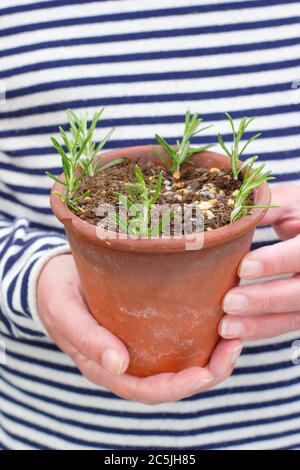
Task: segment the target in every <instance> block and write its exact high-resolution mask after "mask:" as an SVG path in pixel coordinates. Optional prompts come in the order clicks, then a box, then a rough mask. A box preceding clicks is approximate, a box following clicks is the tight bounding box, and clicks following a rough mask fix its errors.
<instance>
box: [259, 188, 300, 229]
mask: <svg viewBox="0 0 300 470" xmlns="http://www.w3.org/2000/svg"><path fill="white" fill-rule="evenodd" d="M290 191H291V185H287V184H276V185H274V186H273V187H272V198H271V203H270V204H272V205H274V206H279V207H276V208H274V209H268V211H267V212H266V214H265V216H264V217H263V219H262V220H261V221H260V223H259V225H271V224H274V223H275V222H277V221H278V220H279V219H280V218H281V217H282V215H283V214H284V212H285V210H286V206H289V205H290V202H291V200H292V199H293V197H292V195H290ZM298 192H299V188H298ZM294 196H295V197H296V193H295V194H294Z"/></svg>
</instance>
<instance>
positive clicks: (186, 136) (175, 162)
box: [155, 110, 213, 179]
mask: <svg viewBox="0 0 300 470" xmlns="http://www.w3.org/2000/svg"><path fill="white" fill-rule="evenodd" d="M202 121H203V119H201V118H199V117H198V114H194V115H191V112H190V111H189V110H188V111H186V114H185V123H184V132H183V137H182V139H181V140H177V141H176V146H175V147H172V146H171V145H169V144H168V142H167V141H166V140H165V139H164V138H163V137H161V136H159V135H158V134H156V135H155V138H156V140H157V142H158V143H159V144H160V145H161V147H162V148H163V150H164V151H165V152H166V153H167V155H168V156H169V157H170V163H169V162H168V161H167V160H166V159H165V158H164V157H163V155H162V154H161V153H160V152H159V157H160V159H161V161H162V163H163V165H164V167H165V168H166V169H167V170H169V171H170V172H171V173H172V175H173V177H174V178H175V179H180V176H181V175H180V167H181V165H182V164H183V163H185V162H188V163H191V161H190V157H192V156H193V155H194V154H196V153H199V152H203V151H204V150H207V149H209V148H210V147H212V146H213V145H212V144H210V145H205V146H203V147H197V148H191V147H190V141H191V139H192V138H193V137H195V135H197V134H199V133H200V132H203V131H204V130H206V129H209V128H210V127H212V125H210V126H206V127H203V128H201V129H199V127H200V124H201V123H202Z"/></svg>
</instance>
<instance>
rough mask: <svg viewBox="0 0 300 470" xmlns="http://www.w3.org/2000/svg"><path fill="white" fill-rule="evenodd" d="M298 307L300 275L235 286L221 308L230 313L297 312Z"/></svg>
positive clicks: (299, 304) (299, 307) (299, 306)
mask: <svg viewBox="0 0 300 470" xmlns="http://www.w3.org/2000/svg"><path fill="white" fill-rule="evenodd" d="M299 309H300V275H296V276H294V277H291V278H288V279H280V280H274V281H269V282H264V283H262V284H253V285H249V286H241V287H235V288H234V289H231V290H230V291H229V292H228V293H227V294H226V296H225V298H224V300H223V310H224V312H226V313H228V314H230V315H257V314H261V313H281V312H297V311H298V310H299Z"/></svg>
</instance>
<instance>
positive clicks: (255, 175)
mask: <svg viewBox="0 0 300 470" xmlns="http://www.w3.org/2000/svg"><path fill="white" fill-rule="evenodd" d="M256 158H257V157H252V159H250V162H248V166H247V169H246V171H245V174H244V178H243V184H242V186H241V187H240V189H239V192H238V194H237V196H236V198H235V204H234V208H233V210H232V212H231V216H230V219H231V222H236V221H237V220H239V219H241V218H242V217H244V216H246V215H248V214H249V212H250V210H251V209H254V208H255V207H259V208H270V207H276V206H263V205H247V204H245V203H246V201H247V199H248V197H249V196H250V194H251V193H252V191H253V190H254V189H255V188H257V187H258V186H260V185H261V184H264V183H265V182H266V181H269V180H272V179H274V177H273V176H271V171H266V172H264V168H265V165H264V164H261V165H260V166H258V167H257V168H253V165H254V163H255V161H256Z"/></svg>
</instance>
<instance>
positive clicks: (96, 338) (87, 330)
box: [46, 290, 129, 375]
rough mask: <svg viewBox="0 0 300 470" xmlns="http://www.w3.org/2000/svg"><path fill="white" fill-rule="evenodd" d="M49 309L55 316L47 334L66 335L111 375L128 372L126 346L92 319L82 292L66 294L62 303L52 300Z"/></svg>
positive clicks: (83, 353) (75, 347)
mask: <svg viewBox="0 0 300 470" xmlns="http://www.w3.org/2000/svg"><path fill="white" fill-rule="evenodd" d="M47 308H48V309H49V310H50V311H51V312H53V314H54V315H55V322H53V325H51V327H50V328H49V329H48V331H54V332H56V333H57V334H60V335H62V336H64V337H65V339H66V340H67V341H68V342H69V343H70V344H71V345H72V346H73V347H74V349H75V350H77V351H79V352H80V353H81V354H82V356H85V357H87V358H89V359H92V360H93V361H95V362H96V363H99V364H102V365H103V366H104V367H105V368H106V369H107V370H108V371H109V372H110V373H113V374H116V375H119V374H122V373H123V372H125V370H126V369H127V367H128V363H129V355H128V351H127V349H126V347H125V345H124V343H122V341H121V340H120V339H119V338H117V337H116V336H115V335H113V334H112V333H111V332H110V331H108V330H106V329H105V328H103V327H102V326H100V325H99V324H98V323H97V321H96V320H95V319H94V318H93V317H92V316H91V314H90V312H89V311H88V309H87V307H86V305H85V302H84V301H83V299H82V297H81V295H80V293H79V290H77V291H75V290H74V291H73V292H72V293H68V292H66V293H65V299H64V302H63V303H62V302H60V303H58V302H57V301H54V303H52V302H51V301H50V302H49V303H48V306H47ZM50 317H51V315H50ZM46 327H47V325H46Z"/></svg>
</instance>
